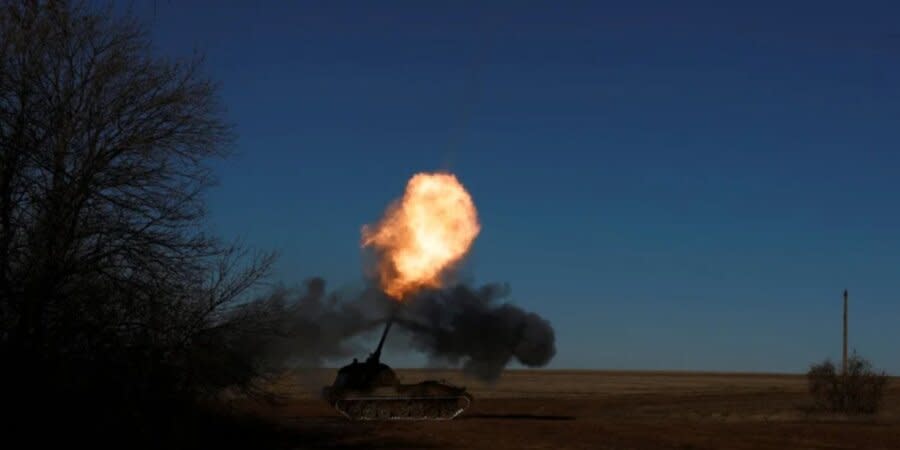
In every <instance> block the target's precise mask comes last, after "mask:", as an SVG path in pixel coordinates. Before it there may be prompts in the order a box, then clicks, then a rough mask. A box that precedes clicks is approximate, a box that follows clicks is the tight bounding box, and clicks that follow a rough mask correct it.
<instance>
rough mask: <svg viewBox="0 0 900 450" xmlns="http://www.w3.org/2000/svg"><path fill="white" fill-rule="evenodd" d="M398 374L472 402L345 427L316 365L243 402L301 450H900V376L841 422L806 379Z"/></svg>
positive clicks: (327, 373) (327, 376) (327, 378)
mask: <svg viewBox="0 0 900 450" xmlns="http://www.w3.org/2000/svg"><path fill="white" fill-rule="evenodd" d="M397 372H398V375H399V376H400V378H401V379H402V380H403V381H404V382H407V383H410V382H416V381H419V380H424V379H444V380H447V381H449V382H451V383H454V384H457V385H464V386H466V387H467V388H468V390H469V392H471V393H472V394H473V395H474V396H475V403H474V404H473V405H472V407H470V408H469V409H468V410H467V411H466V412H464V413H463V414H462V415H461V416H459V417H458V418H456V419H455V420H452V421H442V422H382V423H371V422H369V423H359V422H350V421H347V420H345V419H344V418H343V417H341V416H339V415H338V414H337V413H336V412H335V411H334V410H332V409H331V408H330V407H329V406H328V405H327V404H326V403H325V402H324V401H322V400H320V399H319V398H318V397H317V395H318V392H319V389H321V387H322V386H324V385H327V384H330V382H331V381H332V377H333V376H334V371H333V370H315V371H304V372H299V373H295V374H291V375H290V376H287V377H285V378H284V379H283V380H282V381H280V382H279V383H278V386H277V389H278V391H279V392H281V393H283V394H284V395H285V398H286V399H285V400H284V402H283V403H282V404H281V405H278V406H260V405H251V404H245V403H240V407H241V408H249V409H251V410H252V411H253V412H255V413H257V414H260V415H262V416H265V417H267V418H270V419H273V420H275V421H277V422H278V423H280V424H281V425H283V426H284V427H285V428H286V429H288V430H290V431H291V432H292V434H291V435H292V436H293V437H292V439H296V447H297V448H358V449H364V448H391V449H393V448H405V449H412V448H438V449H444V448H460V449H492V450H501V449H563V448H584V449H682V450H684V449H712V448H721V449H779V450H782V449H900V380H898V379H893V380H891V385H890V389H889V392H888V397H887V399H886V402H885V404H884V408H883V411H882V412H881V413H879V414H878V415H877V416H874V417H840V416H834V415H826V414H820V413H811V412H809V410H808V407H809V406H810V404H811V403H810V400H809V398H808V395H807V394H806V384H805V379H804V377H802V376H799V375H767V374H721V373H677V372H609V371H507V372H506V373H505V374H504V376H503V378H502V379H501V380H500V381H499V382H497V383H495V384H492V385H489V384H484V383H481V382H478V381H476V380H473V379H466V378H463V377H462V376H461V375H460V374H459V373H458V372H449V371H432V370H399V371H397ZM291 445H293V442H292V443H291Z"/></svg>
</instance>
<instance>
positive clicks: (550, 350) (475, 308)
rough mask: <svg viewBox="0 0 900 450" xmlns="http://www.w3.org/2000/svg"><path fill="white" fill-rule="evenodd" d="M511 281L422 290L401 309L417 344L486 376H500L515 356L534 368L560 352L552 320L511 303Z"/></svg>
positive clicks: (400, 319)
mask: <svg viewBox="0 0 900 450" xmlns="http://www.w3.org/2000/svg"><path fill="white" fill-rule="evenodd" d="M508 295H509V286H507V285H499V284H489V285H486V286H483V287H481V288H479V289H472V288H470V287H468V286H465V285H459V286H455V287H453V288H450V289H445V290H440V291H434V292H429V293H427V294H424V295H420V296H419V297H418V298H416V299H414V300H413V301H411V302H410V303H409V304H407V305H403V306H404V308H402V309H400V310H398V319H397V321H398V323H400V324H401V325H403V326H404V328H406V329H407V330H409V331H410V332H412V338H413V345H414V346H415V347H416V348H417V349H419V350H422V351H424V352H425V353H427V354H428V355H430V356H431V357H435V358H441V359H445V360H447V361H449V362H450V363H452V364H462V367H463V370H465V371H466V372H468V373H471V374H473V375H476V376H478V377H480V378H483V379H488V380H492V379H496V378H497V377H499V376H500V373H501V372H502V371H503V368H504V367H506V365H507V364H509V363H510V362H511V361H512V360H513V359H515V360H517V361H518V362H520V363H522V364H524V365H526V366H531V367H539V366H543V365H546V364H547V363H548V362H550V359H551V358H553V355H554V354H556V346H555V340H556V338H555V334H554V332H553V328H552V327H551V326H550V322H548V321H547V320H546V319H543V318H541V317H540V316H538V315H537V314H535V313H531V312H527V311H524V310H523V309H521V308H519V307H517V306H514V305H512V304H509V303H501V300H502V299H503V298H506V297H507V296H508Z"/></svg>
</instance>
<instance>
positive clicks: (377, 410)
mask: <svg viewBox="0 0 900 450" xmlns="http://www.w3.org/2000/svg"><path fill="white" fill-rule="evenodd" d="M393 322H394V321H393V318H391V319H389V320H388V321H387V324H386V325H385V327H384V332H382V334H381V340H380V341H379V342H378V347H377V348H376V349H375V351H374V352H373V353H372V354H371V355H369V357H368V358H366V360H365V362H358V361H357V360H356V359H354V360H353V362H352V363H350V364H348V365H346V366H344V367H342V368H341V369H340V370H338V374H337V378H335V380H334V383H333V384H332V385H331V386H326V387H325V388H323V389H322V396H323V397H324V398H325V400H326V401H328V403H330V404H331V405H332V406H333V407H334V408H335V409H336V410H337V411H338V412H339V413H341V414H342V415H344V416H345V417H347V418H348V419H351V420H449V419H452V418H454V417H456V416H458V415H459V414H460V413H462V412H463V411H464V410H465V409H466V408H468V407H469V405H471V403H472V396H471V395H469V394H468V393H467V392H466V389H465V388H463V387H458V386H454V385H452V384H449V383H446V382H443V381H434V380H428V381H423V382H421V383H416V384H402V383H400V381H399V380H398V379H397V376H396V374H395V373H394V371H393V370H392V369H391V368H390V367H388V366H387V365H386V364H384V363H382V362H381V361H380V359H381V349H382V347H383V346H384V341H385V338H387V335H388V332H389V331H390V330H391V325H393Z"/></svg>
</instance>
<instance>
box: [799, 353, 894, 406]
mask: <svg viewBox="0 0 900 450" xmlns="http://www.w3.org/2000/svg"><path fill="white" fill-rule="evenodd" d="M806 378H807V380H808V382H809V392H810V394H812V397H813V400H814V401H815V404H816V407H817V408H818V409H821V410H825V411H829V412H836V413H846V414H874V413H876V412H878V408H879V407H880V406H881V402H882V399H883V398H884V392H885V388H886V386H887V381H888V378H887V375H886V374H885V373H884V372H876V371H875V370H874V369H873V368H872V363H871V362H869V361H868V360H866V359H864V358H862V357H861V356H859V355H857V354H856V353H854V354H853V356H851V357H850V358H849V359H848V361H847V373H846V374H842V373H840V370H838V369H836V368H835V366H834V364H833V363H832V362H831V361H830V360H825V361H824V362H822V363H819V364H814V365H813V366H812V367H810V369H809V371H808V372H807V373H806Z"/></svg>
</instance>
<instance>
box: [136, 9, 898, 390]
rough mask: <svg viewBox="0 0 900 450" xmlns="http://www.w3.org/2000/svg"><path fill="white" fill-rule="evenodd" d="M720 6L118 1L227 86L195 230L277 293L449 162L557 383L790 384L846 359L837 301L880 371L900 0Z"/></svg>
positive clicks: (891, 314) (348, 254)
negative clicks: (242, 247) (568, 374)
mask: <svg viewBox="0 0 900 450" xmlns="http://www.w3.org/2000/svg"><path fill="white" fill-rule="evenodd" d="M154 3H155V6H154ZM256 3H259V4H256ZM616 3H625V2H616ZM725 3H729V2H721V1H710V2H703V3H697V2H668V1H659V2H627V4H628V5H629V6H621V5H618V6H614V5H604V4H603V3H602V2H535V1H531V2H519V1H516V2H430V1H428V2H422V1H410V2H402V3H394V2H382V1H379V2H333V1H317V2H275V1H271V2H219V1H215V2H213V1H208V2H201V1H166V0H157V1H156V2H153V1H152V0H141V1H136V2H134V9H135V12H136V13H138V15H139V16H141V17H142V18H145V19H147V22H148V24H149V25H150V26H151V27H152V30H153V36H154V39H155V42H156V47H157V50H158V51H160V52H161V53H165V54H169V55H188V54H190V53H191V52H192V51H193V50H194V49H199V50H203V51H205V53H206V55H207V69H208V71H209V73H210V74H211V75H212V76H213V77H214V78H215V79H217V80H219V81H221V83H222V91H221V92H222V98H223V100H224V103H225V104H226V106H227V107H228V110H229V118H230V120H232V121H233V122H234V123H235V124H236V127H237V132H238V133H239V136H240V137H239V140H238V143H237V148H236V150H237V152H238V155H237V156H235V157H234V158H232V159H230V160H227V161H224V162H220V163H216V164H215V169H216V171H217V174H218V176H219V179H220V185H219V186H218V187H217V188H215V189H214V190H213V191H212V192H211V194H210V202H211V205H210V209H211V217H210V220H211V226H212V227H214V229H215V230H216V231H217V232H219V233H221V234H223V235H224V236H227V237H242V238H243V239H244V240H245V241H246V242H247V243H249V244H250V245H252V246H255V247H258V248H263V249H277V250H278V251H280V252H281V254H282V257H281V259H280V262H279V265H278V268H277V273H276V275H275V279H279V280H283V281H285V282H287V283H295V282H300V281H302V280H303V279H305V278H307V277H309V276H312V275H321V276H324V277H325V278H326V279H328V280H329V282H330V283H331V285H332V286H346V285H350V284H353V283H358V282H359V281H360V280H361V260H360V250H359V246H358V239H359V229H360V226H361V225H362V224H364V223H367V222H371V221H373V220H376V219H377V218H378V217H379V216H380V214H381V211H382V210H383V208H384V206H385V205H386V204H387V203H388V202H389V201H390V200H391V199H392V198H394V197H396V196H398V195H399V194H400V193H401V192H402V189H403V187H404V183H405V182H406V180H407V178H408V177H409V176H410V175H412V174H413V173H415V172H418V171H430V170H437V169H444V170H451V171H453V172H454V173H456V174H457V175H458V176H459V177H460V179H461V180H462V182H463V183H464V184H465V185H466V186H467V187H468V188H469V190H470V191H471V193H472V195H473V196H474V199H475V202H476V204H477V206H478V208H479V211H480V216H481V220H482V225H483V231H482V233H481V235H480V236H479V238H478V240H477V241H476V242H475V245H474V250H473V254H472V256H471V258H470V260H469V263H468V266H467V268H466V273H467V274H469V276H470V277H471V279H473V280H474V281H475V282H477V283H481V282H490V281H505V282H509V283H511V285H512V289H513V300H514V302H515V303H517V304H519V305H521V306H523V307H525V308H527V309H531V310H534V311H536V312H538V313H540V314H541V315H543V316H545V317H547V318H548V319H549V320H551V322H552V323H553V325H554V327H555V328H556V331H557V339H558V341H557V345H558V354H557V357H556V359H555V360H554V361H553V363H552V365H551V367H556V368H569V367H577V368H607V369H686V370H693V369H697V370H750V371H801V370H804V369H805V368H806V367H807V366H808V364H809V363H811V362H814V361H816V360H820V359H822V358H824V357H826V356H831V357H839V356H840V343H841V334H840V323H841V315H840V311H841V309H840V305H841V291H842V290H843V289H844V288H845V287H846V288H848V289H850V294H851V320H850V325H851V343H852V346H853V347H856V348H858V349H859V350H860V352H861V353H862V354H864V355H865V356H867V357H869V358H870V359H872V360H873V361H875V362H876V364H877V365H879V366H881V367H883V368H885V369H887V370H889V371H891V372H893V373H898V372H900V348H898V346H897V343H898V342H900V326H898V319H900V209H898V205H900V22H898V17H900V2H897V1H880V2H846V1H841V2H837V1H834V2H832V1H815V2H741V3H742V4H743V6H740V7H725V6H723V5H724V4H725Z"/></svg>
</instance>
